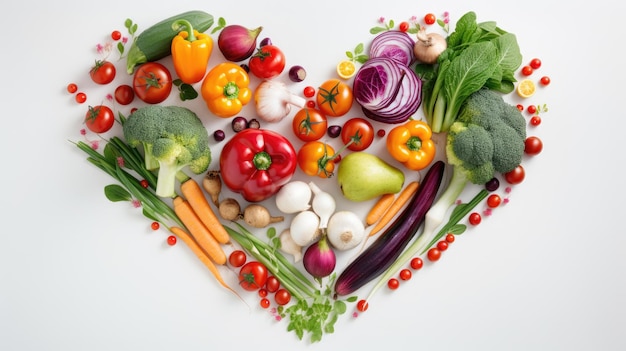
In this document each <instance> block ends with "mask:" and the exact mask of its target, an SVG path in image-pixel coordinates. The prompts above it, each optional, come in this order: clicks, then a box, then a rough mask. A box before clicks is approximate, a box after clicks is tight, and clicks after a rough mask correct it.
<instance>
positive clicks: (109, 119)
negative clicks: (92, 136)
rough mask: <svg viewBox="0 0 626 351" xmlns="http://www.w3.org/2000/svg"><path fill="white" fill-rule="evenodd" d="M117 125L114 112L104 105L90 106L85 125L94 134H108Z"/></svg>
mask: <svg viewBox="0 0 626 351" xmlns="http://www.w3.org/2000/svg"><path fill="white" fill-rule="evenodd" d="M114 123H115V115H114V114H113V111H112V110H111V109H110V108H109V107H107V106H104V105H98V106H93V107H92V106H89V110H88V111H87V113H86V114H85V125H87V128H89V130H91V131H92V132H94V133H104V132H107V131H108V130H109V129H111V127H113V124H114Z"/></svg>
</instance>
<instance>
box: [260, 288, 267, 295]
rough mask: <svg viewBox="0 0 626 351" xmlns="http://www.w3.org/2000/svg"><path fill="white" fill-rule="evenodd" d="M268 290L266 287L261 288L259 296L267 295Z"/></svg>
mask: <svg viewBox="0 0 626 351" xmlns="http://www.w3.org/2000/svg"><path fill="white" fill-rule="evenodd" d="M267 293H268V291H267V290H266V289H263V288H261V289H259V297H266V296H267Z"/></svg>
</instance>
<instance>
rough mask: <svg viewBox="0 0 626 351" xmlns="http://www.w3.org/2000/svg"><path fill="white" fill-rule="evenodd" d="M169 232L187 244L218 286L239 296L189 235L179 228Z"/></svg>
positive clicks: (171, 229) (173, 228)
mask: <svg viewBox="0 0 626 351" xmlns="http://www.w3.org/2000/svg"><path fill="white" fill-rule="evenodd" d="M170 232H172V234H174V235H176V237H178V238H179V239H180V240H182V241H183V242H184V243H185V244H187V246H188V247H189V248H190V249H191V251H192V252H193V253H194V254H196V256H197V257H198V258H199V259H200V261H202V263H204V265H205V266H206V267H207V268H208V269H209V271H210V272H211V273H213V275H214V276H215V278H216V279H217V281H218V282H219V283H220V285H222V286H223V287H224V288H226V289H228V290H230V291H232V292H233V293H234V294H235V295H237V296H239V294H238V293H237V292H236V291H235V290H234V289H233V288H231V287H230V286H229V285H228V284H227V283H226V281H225V280H224V278H223V277H222V275H221V274H220V271H219V270H218V269H217V266H216V265H215V264H214V263H213V261H211V258H209V256H208V255H207V254H206V252H204V251H203V250H202V248H201V247H200V246H199V245H198V243H197V242H196V241H195V240H194V239H193V238H192V237H191V235H189V233H187V232H186V231H185V230H184V229H182V228H180V227H176V226H172V227H170ZM240 298H241V297H240Z"/></svg>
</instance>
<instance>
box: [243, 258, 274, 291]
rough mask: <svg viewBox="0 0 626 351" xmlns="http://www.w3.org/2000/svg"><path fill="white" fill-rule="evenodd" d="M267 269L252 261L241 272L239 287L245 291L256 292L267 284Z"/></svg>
mask: <svg viewBox="0 0 626 351" xmlns="http://www.w3.org/2000/svg"><path fill="white" fill-rule="evenodd" d="M267 274H268V273H267V267H265V266H264V265H263V264H262V263H261V262H258V261H250V262H248V263H246V264H244V265H243V266H242V267H241V269H240V270H239V285H241V287H242V288H243V289H244V290H248V291H256V290H259V289H260V288H262V287H263V286H265V283H266V282H267Z"/></svg>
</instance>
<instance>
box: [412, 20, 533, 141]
mask: <svg viewBox="0 0 626 351" xmlns="http://www.w3.org/2000/svg"><path fill="white" fill-rule="evenodd" d="M446 41H447V44H448V46H447V49H446V50H444V52H443V53H441V55H440V56H439V59H438V61H437V65H425V64H419V65H416V67H415V72H416V73H417V74H418V75H419V76H420V78H421V79H422V81H423V83H424V84H423V87H422V89H423V106H424V115H425V116H426V119H427V121H428V123H429V124H430V126H431V129H432V130H433V132H435V133H439V132H447V131H448V129H449V128H450V126H451V125H452V123H454V121H455V120H456V118H457V114H458V111H459V109H460V108H461V105H462V104H463V102H464V101H465V100H466V99H467V98H468V97H469V96H470V95H471V94H472V93H474V92H476V91H478V90H479V89H481V88H483V87H486V88H489V89H492V90H495V91H498V92H501V93H510V92H511V91H513V89H514V85H513V83H514V82H515V81H516V79H515V77H514V73H515V71H516V70H517V69H518V68H519V66H520V65H521V62H522V55H521V53H520V50H519V46H518V44H517V39H516V37H515V35H513V34H511V33H508V32H506V31H504V30H502V29H501V28H500V27H498V26H497V25H496V23H495V22H493V21H490V22H482V23H478V22H477V21H476V14H475V13H474V12H471V11H470V12H467V13H466V14H465V15H463V16H462V17H461V18H460V19H459V21H458V22H457V24H456V27H455V30H454V32H452V33H451V34H450V35H449V36H448V37H447V39H446Z"/></svg>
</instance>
